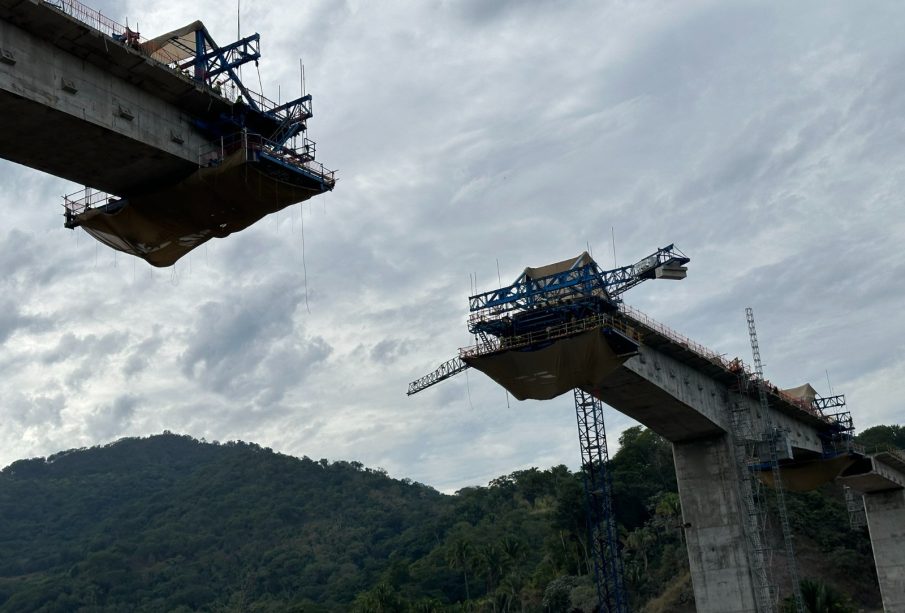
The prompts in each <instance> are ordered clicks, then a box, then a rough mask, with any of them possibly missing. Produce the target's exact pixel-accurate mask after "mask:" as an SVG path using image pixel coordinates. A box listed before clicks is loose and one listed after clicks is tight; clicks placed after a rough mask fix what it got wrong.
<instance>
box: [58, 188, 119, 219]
mask: <svg viewBox="0 0 905 613" xmlns="http://www.w3.org/2000/svg"><path fill="white" fill-rule="evenodd" d="M111 200H119V198H118V197H116V196H114V195H112V194H108V193H107V192H102V191H100V190H97V189H94V188H93V187H85V188H83V189H80V190H79V191H77V192H73V193H71V194H67V195H65V196H63V207H64V208H65V209H66V218H67V219H69V218H70V217H73V216H76V215H81V214H82V213H84V212H85V211H87V210H88V209H93V208H95V207H98V206H102V205H105V204H109V203H110V201H111Z"/></svg>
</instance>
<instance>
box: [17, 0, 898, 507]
mask: <svg viewBox="0 0 905 613" xmlns="http://www.w3.org/2000/svg"><path fill="white" fill-rule="evenodd" d="M96 7H97V8H100V9H102V10H103V12H104V14H105V15H108V14H109V15H112V16H113V18H114V19H117V20H118V21H120V22H125V20H126V18H127V17H128V19H129V22H130V23H135V22H138V23H140V24H141V28H140V29H141V31H142V34H143V35H145V36H149V37H150V36H153V35H155V34H158V33H161V32H166V31H169V30H172V29H174V28H176V27H179V26H181V25H184V24H186V23H190V22H191V21H193V20H195V19H198V18H201V19H203V20H204V21H205V23H206V25H207V26H208V28H209V30H210V31H211V33H212V34H213V35H214V37H215V39H216V40H218V41H220V42H221V43H227V42H229V41H230V40H231V39H232V38H233V37H234V34H235V30H236V19H235V18H236V15H235V13H234V12H233V11H231V10H228V11H223V10H222V7H221V6H220V5H219V4H217V3H214V2H212V1H210V0H204V1H202V2H198V3H189V4H169V5H165V6H163V5H161V6H160V7H155V9H154V10H153V11H149V10H148V7H147V5H146V3H139V2H127V3H125V4H116V3H111V2H108V1H106V0H105V1H104V2H101V3H100V4H97V5H96ZM241 17H242V19H241V21H242V31H243V33H250V32H251V31H258V32H260V33H261V36H262V49H263V50H264V57H263V58H262V60H261V62H260V85H262V86H263V90H264V93H265V94H266V95H268V96H269V97H271V98H273V99H276V98H277V97H279V98H280V99H281V100H286V99H288V97H289V96H295V95H297V94H298V93H299V90H300V87H301V84H300V82H299V81H300V79H299V76H300V75H299V68H298V58H299V57H302V58H303V59H304V62H305V75H306V84H307V88H308V91H309V92H310V93H311V94H312V95H313V97H314V111H315V116H314V118H313V119H312V120H311V121H310V122H309V127H310V133H309V136H310V137H311V138H313V139H314V140H316V141H317V154H318V159H320V160H321V161H323V162H324V164H325V165H326V166H327V167H330V168H337V169H338V170H339V175H338V176H339V177H340V181H339V183H338V184H337V186H336V189H335V190H334V191H333V192H331V193H330V194H326V195H322V196H319V197H317V198H315V199H313V200H311V201H309V202H307V203H305V204H303V205H301V206H295V207H291V208H289V209H287V210H285V211H281V212H279V213H276V214H273V215H270V216H268V217H267V218H265V219H264V220H262V221H261V222H260V223H258V224H256V225H255V226H253V227H251V228H249V229H247V230H245V231H243V232H240V233H237V234H234V235H232V236H229V237H227V238H225V239H222V240H213V241H210V242H209V243H207V244H205V245H204V246H203V247H201V248H199V249H197V250H196V251H195V252H193V253H192V254H191V255H190V256H189V257H187V258H186V259H184V260H183V261H181V262H180V263H179V264H178V265H177V266H175V267H174V268H172V269H167V270H157V269H153V268H151V267H149V266H147V265H145V264H144V263H142V262H141V261H137V260H134V259H133V258H128V257H126V256H123V255H121V254H119V255H118V254H115V253H114V252H112V251H110V250H108V249H106V248H105V247H102V246H99V244H98V243H96V242H95V241H93V240H92V239H90V238H89V237H87V236H86V235H85V234H84V233H82V232H80V231H75V232H73V231H70V230H66V229H64V228H62V223H61V218H60V215H59V212H60V210H59V209H58V208H56V207H57V206H58V205H57V204H56V203H57V202H59V195H60V194H64V193H69V192H73V191H76V189H78V188H79V187H80V186H73V185H71V184H69V183H67V182H65V181H62V180H59V179H55V178H52V177H48V176H46V175H42V174H40V173H38V172H37V171H32V170H29V169H25V168H22V167H18V166H14V165H11V164H5V163H4V164H2V165H0V176H2V178H3V185H4V191H3V193H2V194H0V206H2V207H3V210H4V212H5V218H4V228H3V229H2V230H0V268H2V270H3V271H4V274H3V277H2V279H0V290H2V294H0V369H2V371H3V373H4V376H3V378H2V380H0V396H2V397H3V398H5V399H9V400H7V401H6V402H5V403H4V405H2V406H0V464H4V463H8V462H11V461H13V460H14V459H16V458H19V457H24V456H28V455H36V454H41V455H46V454H47V453H52V452H54V451H58V450H59V449H62V448H68V447H74V446H80V445H89V444H95V443H99V442H105V441H106V440H109V439H110V438H112V437H117V436H122V435H141V434H149V433H151V432H159V431H161V430H163V429H170V430H173V431H178V432H188V433H189V434H193V435H196V436H204V437H206V438H208V439H212V440H213V439H218V440H229V439H242V440H254V441H257V442H259V443H261V444H262V445H266V446H271V447H273V448H275V449H278V450H280V451H283V452H287V453H294V454H298V455H308V456H309V457H327V458H331V459H356V460H360V461H362V462H363V463H365V464H368V465H373V466H383V467H384V468H386V469H388V470H389V471H390V472H391V474H394V475H396V476H407V477H411V478H413V479H415V480H418V481H422V482H425V483H429V484H432V485H435V486H438V487H441V488H443V489H445V490H454V489H458V488H459V487H461V486H464V485H467V484H475V483H483V482H486V481H488V480H489V479H491V478H493V477H494V476H497V475H500V474H504V473H508V472H511V471H512V470H515V469H517V468H524V467H527V466H531V465H541V466H548V465H551V464H560V463H564V464H567V465H570V466H572V467H576V466H577V465H578V453H577V450H576V448H575V441H574V414H573V408H572V406H571V400H570V399H569V398H560V399H556V400H554V401H550V402H547V403H517V402H515V401H513V400H512V399H511V398H509V399H508V400H509V402H508V404H507V398H506V395H505V394H504V393H503V392H502V390H500V389H499V387H497V386H496V385H495V384H493V383H492V382H491V381H489V380H488V379H487V378H485V377H483V376H482V375H480V374H478V373H470V374H469V375H468V378H467V379H466V378H465V377H464V376H460V377H457V378H455V379H452V380H450V381H447V382H444V383H443V384H441V385H439V386H437V387H435V388H431V389H430V390H428V391H425V392H423V393H421V394H419V395H417V396H414V397H411V398H408V397H406V396H405V393H404V392H405V390H406V388H407V384H408V382H409V381H412V380H414V379H416V378H418V377H420V376H421V375H423V374H425V373H426V372H428V371H429V370H431V369H433V368H434V367H436V366H437V365H438V364H440V363H441V362H443V361H444V360H446V359H448V358H449V357H452V356H453V355H455V354H456V350H457V348H458V347H460V346H464V345H468V344H471V343H472V342H473V338H471V337H470V336H469V334H468V332H467V329H466V319H467V315H468V313H467V301H466V298H467V296H468V294H469V293H470V292H471V291H473V290H474V289H477V290H487V289H492V288H494V287H496V286H497V285H498V284H499V283H500V282H501V281H502V282H503V283H506V282H508V281H511V280H512V279H513V278H515V277H516V276H517V275H518V274H519V272H520V271H521V270H522V269H523V268H524V267H525V266H529V265H541V264H545V263H548V262H552V261H558V260H561V259H563V258H566V257H570V256H573V255H575V254H577V253H579V252H581V251H582V250H584V249H586V248H588V247H590V249H591V250H592V252H593V253H594V255H595V256H596V258H597V259H598V261H600V262H601V264H605V265H606V266H609V265H610V264H611V263H612V261H613V251H614V249H615V251H616V259H617V261H618V263H619V264H624V263H627V262H633V261H636V260H637V259H639V258H640V257H642V256H644V255H646V254H648V253H650V252H652V251H653V250H654V249H655V248H657V247H661V246H664V245H666V244H668V243H673V242H674V243H675V244H676V245H677V246H678V247H680V248H681V249H682V250H683V251H685V252H686V253H687V254H688V255H689V256H690V257H691V258H692V261H691V263H690V265H689V276H688V278H687V279H685V280H683V281H682V282H681V283H673V284H669V283H662V282H657V283H647V284H643V285H641V286H639V287H637V288H634V289H632V290H631V292H629V293H627V294H626V295H625V299H626V301H628V302H629V303H631V304H634V305H636V306H638V307H639V308H641V309H642V310H644V311H646V312H649V314H650V315H652V316H653V317H655V318H657V319H660V320H662V321H664V322H665V323H666V324H668V325H670V326H671V327H673V328H676V329H678V330H679V331H681V332H683V333H685V334H687V335H688V336H690V337H691V338H694V339H695V340H698V341H700V342H702V343H704V344H705V345H708V346H711V347H713V348H714V349H715V350H717V351H719V352H721V353H726V354H728V355H731V356H734V355H739V356H741V357H743V358H745V357H747V356H748V355H749V354H750V347H749V345H748V336H747V328H746V325H745V320H744V308H745V307H746V306H752V307H753V308H754V309H755V316H756V318H757V325H758V332H759V334H760V341H761V349H762V352H763V356H764V361H765V363H766V370H767V376H768V377H769V378H771V379H772V380H774V381H776V382H778V383H781V384H784V385H785V384H788V385H795V384H798V383H801V382H803V381H810V382H811V383H812V384H814V385H815V386H817V387H818V389H819V390H820V391H821V392H823V393H828V392H829V390H828V389H826V388H827V387H828V386H826V384H825V381H826V375H827V372H828V373H829V375H830V379H831V382H832V385H833V387H834V390H835V391H836V392H837V393H838V392H843V393H845V394H847V397H848V398H849V401H850V408H851V409H852V411H853V414H854V418H855V423H856V425H857V426H858V427H859V428H865V427H868V426H871V425H874V424H877V423H893V422H895V421H896V420H898V419H900V411H899V410H898V408H897V406H898V405H897V402H898V400H897V399H898V398H899V397H901V393H900V391H901V390H898V389H897V386H896V383H895V381H897V379H896V377H897V376H898V373H899V372H900V371H901V364H902V362H903V359H902V355H901V349H900V347H899V343H898V337H899V336H901V334H897V333H899V332H900V331H901V330H903V329H905V315H902V314H901V309H900V308H899V305H900V304H901V303H902V301H903V299H905V294H903V292H905V290H903V289H902V284H900V283H897V282H896V279H898V278H899V277H900V276H901V274H902V273H903V270H902V264H901V262H900V260H901V258H899V257H898V256H897V254H898V252H899V244H900V243H901V242H902V239H903V237H905V217H903V214H902V212H901V211H902V210H903V209H902V197H901V194H902V193H905V189H903V187H905V186H903V181H905V179H903V178H902V173H901V172H900V168H901V167H902V166H903V164H905V150H903V148H902V146H901V143H902V142H903V137H905V118H903V117H902V114H901V112H900V111H901V107H902V103H903V101H905V86H903V84H902V80H901V79H899V78H898V76H897V75H898V66H899V65H900V64H901V61H900V60H901V59H902V58H903V57H905V43H903V42H902V41H901V36H900V35H899V29H898V28H897V27H896V26H897V24H898V23H901V21H902V19H903V18H905V8H903V7H902V6H900V5H898V4H895V3H890V4H887V5H883V6H877V7H874V9H873V10H872V11H864V10H862V9H861V7H859V6H855V5H851V4H849V3H844V2H828V3H818V4H812V5H801V4H795V3H780V2H768V3H748V2H742V3H732V4H727V3H718V2H697V3H684V4H675V3H673V4H671V3H662V2H656V1H653V2H635V3H605V2H557V3H547V2H509V1H507V2H495V3H486V2H483V3H482V2H471V1H469V2H455V3H451V2H433V3H424V2H397V3H390V4H388V3H368V2H358V1H349V2H342V3H338V2H334V1H331V0H315V1H311V2H305V3H294V2H288V1H286V0H276V2H275V3H273V2H271V3H268V4H266V5H265V4H263V3H257V2H248V3H246V2H243V3H242V16H241ZM244 77H245V80H246V82H250V83H251V84H253V85H255V86H256V88H257V87H258V84H259V81H258V73H257V71H256V70H254V69H252V68H249V67H246V70H245V71H244ZM61 137H65V136H64V135H61ZM303 228H304V231H303ZM613 235H615V242H616V244H615V246H614V245H613V243H612V241H611V236H613ZM607 422H608V427H609V428H610V433H611V436H610V439H611V440H615V439H616V437H617V436H618V433H619V432H620V431H621V430H622V429H624V428H625V427H627V426H628V425H630V424H631V422H630V421H629V420H627V419H626V418H624V417H622V416H621V415H619V414H616V413H611V414H610V413H608V416H607Z"/></svg>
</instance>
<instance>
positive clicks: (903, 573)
mask: <svg viewBox="0 0 905 613" xmlns="http://www.w3.org/2000/svg"><path fill="white" fill-rule="evenodd" d="M864 509H865V511H866V512H867V528H868V530H869V531H870V543H871V546H872V547H873V550H874V563H875V564H876V565H877V579H878V581H879V583H880V595H881V596H882V598H883V610H884V611H905V490H901V489H898V490H890V491H885V492H871V493H866V494H864Z"/></svg>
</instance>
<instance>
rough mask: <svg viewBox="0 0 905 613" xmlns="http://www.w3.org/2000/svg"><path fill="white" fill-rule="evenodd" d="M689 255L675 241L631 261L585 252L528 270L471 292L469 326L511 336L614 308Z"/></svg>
mask: <svg viewBox="0 0 905 613" xmlns="http://www.w3.org/2000/svg"><path fill="white" fill-rule="evenodd" d="M689 261H690V260H689V258H688V257H686V256H685V254H683V253H682V252H681V251H679V250H678V249H676V248H675V246H674V245H668V246H666V247H663V248H662V249H658V250H657V251H656V252H654V253H652V254H651V255H649V256H647V257H645V258H643V259H641V260H639V261H638V262H637V263H635V264H632V265H631V266H622V267H620V268H615V269H613V270H603V269H601V268H600V266H599V265H598V264H597V262H595V261H594V260H592V259H591V258H590V257H587V255H586V254H585V255H583V256H582V257H579V258H577V259H576V260H575V262H574V263H573V264H572V265H571V266H570V267H569V268H568V269H566V270H562V271H558V272H555V273H552V274H549V275H544V276H540V277H534V276H532V275H531V274H529V273H528V272H527V271H526V272H525V273H523V274H522V275H521V276H519V278H518V279H516V281H515V283H512V284H511V285H507V286H506V287H501V288H499V289H495V290H492V291H489V292H484V293H480V294H476V295H474V296H471V297H469V299H468V308H469V310H470V311H471V313H472V316H471V319H470V320H469V331H470V332H471V333H472V334H491V335H494V336H497V337H506V336H513V335H520V334H528V333H531V332H533V331H535V330H539V329H543V328H545V327H549V326H555V325H560V324H562V323H565V322H567V321H574V320H576V319H582V318H585V317H589V316H592V315H599V314H601V313H606V312H609V311H613V310H615V309H616V308H617V305H618V302H619V301H620V299H619V296H620V294H622V293H623V292H625V291H627V290H629V289H631V288H632V287H635V286H636V285H638V284H639V283H642V282H643V281H646V280H647V279H654V278H657V275H658V274H661V273H662V271H663V270H664V269H671V270H672V271H676V272H678V271H681V274H684V270H685V269H684V268H682V266H684V265H685V264H687V263H688V262H689Z"/></svg>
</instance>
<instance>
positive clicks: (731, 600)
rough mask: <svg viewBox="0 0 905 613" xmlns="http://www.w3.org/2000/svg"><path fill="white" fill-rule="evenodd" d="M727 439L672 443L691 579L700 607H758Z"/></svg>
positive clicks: (718, 610)
mask: <svg viewBox="0 0 905 613" xmlns="http://www.w3.org/2000/svg"><path fill="white" fill-rule="evenodd" d="M731 445H732V442H731V440H730V439H729V437H728V436H727V435H723V436H719V437H714V438H709V439H705V440H695V441H690V442H681V443H673V458H674V460H675V465H676V476H677V478H678V482H679V499H680V500H681V503H682V519H683V522H684V524H685V540H686V544H687V547H688V561H689V565H690V567H691V581H692V585H693V588H694V597H695V606H696V607H697V610H698V612H699V613H756V611H757V605H756V600H755V586H754V581H753V578H752V573H751V565H750V562H749V559H748V554H747V544H746V540H745V535H744V533H743V532H742V526H744V525H745V522H744V519H745V516H744V505H743V502H742V500H741V494H740V492H739V483H738V481H739V479H738V473H737V471H736V468H735V464H734V462H733V455H732V447H731ZM903 555H905V554H903Z"/></svg>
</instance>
